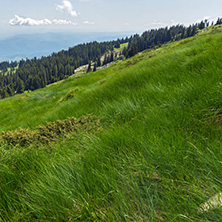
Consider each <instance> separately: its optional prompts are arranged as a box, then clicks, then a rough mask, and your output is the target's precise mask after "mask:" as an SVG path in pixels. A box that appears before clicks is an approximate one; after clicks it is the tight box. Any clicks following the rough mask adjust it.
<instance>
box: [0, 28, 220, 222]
mask: <svg viewBox="0 0 222 222" xmlns="http://www.w3.org/2000/svg"><path fill="white" fill-rule="evenodd" d="M221 48H222V32H221V29H217V30H215V31H211V32H210V33H208V32H205V34H204V33H202V34H201V35H199V36H195V37H192V38H189V39H185V40H182V41H180V42H175V43H169V44H168V45H164V46H163V47H161V48H159V49H157V50H154V49H152V50H148V51H145V52H142V53H139V54H137V55H136V56H134V57H132V58H130V59H127V60H125V61H120V62H118V63H115V64H113V65H112V66H110V67H109V68H107V69H103V70H100V71H96V72H90V73H86V74H83V75H79V76H71V77H69V78H68V79H65V80H63V81H61V82H58V83H56V84H52V85H49V86H47V87H46V88H44V89H40V90H36V91H34V92H27V93H25V94H21V95H16V96H14V97H11V98H7V99H4V100H1V101H0V110H1V112H0V131H1V132H2V131H9V130H10V131H13V132H14V130H18V129H19V127H21V128H22V129H23V130H26V129H27V128H29V130H36V129H37V128H38V126H39V125H42V126H44V125H46V122H54V121H57V120H61V121H62V120H63V121H65V120H66V119H68V118H69V117H76V118H84V116H87V115H88V114H93V116H96V119H98V120H100V126H101V128H100V130H99V131H98V130H96V131H82V130H79V131H78V132H74V133H72V132H69V133H68V134H67V136H66V137H63V136H61V137H58V138H57V140H56V141H52V142H49V143H47V144H39V143H38V144H36V143H35V141H33V142H32V143H31V144H30V143H29V144H30V145H26V146H23V147H21V146H20V145H19V144H17V145H9V144H7V143H5V142H4V141H3V140H1V141H2V142H1V145H0V149H1V157H0V158H1V161H0V218H1V219H0V220H2V221H22V222H23V221H221V220H222V208H221V207H219V208H215V209H212V210H209V211H201V209H200V206H201V204H202V203H204V202H205V201H207V200H208V199H209V198H210V197H212V196H214V195H215V194H217V193H219V192H221V191H222V186H221V185H222V164H221V163H222V162H221V159H222V151H221V150H222V143H221V127H222V118H221V117H222V76H221V74H222V54H221ZM3 135H4V134H3Z"/></svg>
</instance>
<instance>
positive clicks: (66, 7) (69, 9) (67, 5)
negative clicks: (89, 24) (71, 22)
mask: <svg viewBox="0 0 222 222" xmlns="http://www.w3.org/2000/svg"><path fill="white" fill-rule="evenodd" d="M56 10H58V11H60V12H63V13H68V14H69V15H71V16H74V17H76V16H78V13H77V12H76V11H75V10H73V6H72V3H71V2H70V1H68V0H63V1H62V4H61V5H57V6H56Z"/></svg>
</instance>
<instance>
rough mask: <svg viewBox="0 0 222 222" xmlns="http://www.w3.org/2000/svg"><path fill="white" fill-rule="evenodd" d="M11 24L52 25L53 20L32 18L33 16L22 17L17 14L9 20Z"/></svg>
mask: <svg viewBox="0 0 222 222" xmlns="http://www.w3.org/2000/svg"><path fill="white" fill-rule="evenodd" d="M9 24H10V25H12V26H16V25H18V26H35V25H51V24H52V22H51V21H50V20H49V19H40V20H36V19H31V18H22V17H20V16H18V15H15V17H14V18H13V19H10V20H9Z"/></svg>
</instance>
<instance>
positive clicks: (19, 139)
mask: <svg viewBox="0 0 222 222" xmlns="http://www.w3.org/2000/svg"><path fill="white" fill-rule="evenodd" d="M99 127H100V120H99V119H98V118H97V117H95V116H94V115H92V114H90V115H88V116H82V117H80V118H78V119H77V118H74V117H69V118H67V119H64V120H57V121H55V122H47V124H46V125H40V126H38V128H37V130H30V129H22V128H19V130H18V131H7V132H2V138H1V140H2V141H3V142H4V143H6V144H10V145H20V146H27V145H30V144H32V143H35V144H38V143H41V144H46V143H49V142H53V141H55V140H56V138H58V137H65V136H66V135H67V134H69V133H77V132H79V131H86V132H90V131H93V130H97V129H99Z"/></svg>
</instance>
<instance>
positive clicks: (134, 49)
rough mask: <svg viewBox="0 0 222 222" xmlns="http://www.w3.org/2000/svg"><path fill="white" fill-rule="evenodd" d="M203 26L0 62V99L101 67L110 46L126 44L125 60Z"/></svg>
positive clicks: (156, 31) (174, 28) (175, 28)
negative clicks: (82, 68)
mask: <svg viewBox="0 0 222 222" xmlns="http://www.w3.org/2000/svg"><path fill="white" fill-rule="evenodd" d="M218 24H222V19H221V18H218V20H217V22H216V25H218ZM207 26H209V22H207V21H202V22H200V23H197V24H193V25H190V26H189V27H185V26H183V25H176V26H172V27H169V28H168V27H166V28H159V29H152V30H149V31H146V32H144V33H143V34H142V35H138V34H135V35H134V36H131V37H126V38H122V39H117V40H115V41H107V42H101V43H98V42H91V43H87V44H80V45H77V46H75V47H72V48H69V49H68V50H62V51H60V52H58V53H53V54H52V55H50V56H48V57H42V58H39V59H37V58H33V59H26V60H21V61H19V62H16V61H13V62H8V61H6V62H2V63H0V98H6V97H9V96H13V95H15V94H16V93H23V92H24V91H26V90H36V89H39V88H44V87H45V86H46V85H48V84H50V83H54V82H57V81H60V80H62V79H65V78H67V77H68V76H70V75H73V74H74V70H75V69H76V68H78V67H80V66H82V65H87V64H89V63H90V64H91V62H95V63H96V64H97V67H98V66H100V65H102V64H100V58H101V56H102V55H104V54H105V53H107V52H110V51H113V50H114V47H116V48H118V47H119V46H120V44H122V43H129V44H128V47H127V48H124V50H123V54H124V56H125V57H126V58H129V57H132V56H134V55H135V54H137V53H138V52H141V51H143V50H146V49H152V48H155V47H160V46H161V45H162V44H164V43H167V42H170V41H177V40H181V39H185V38H188V37H192V36H194V35H195V34H196V33H197V32H198V30H202V29H204V28H205V27H207ZM112 57H113V54H112V53H111V56H110V58H107V57H105V60H104V62H103V65H105V64H107V63H108V62H111V61H112V60H113V58H112ZM98 61H99V62H98ZM94 70H95V68H94Z"/></svg>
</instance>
